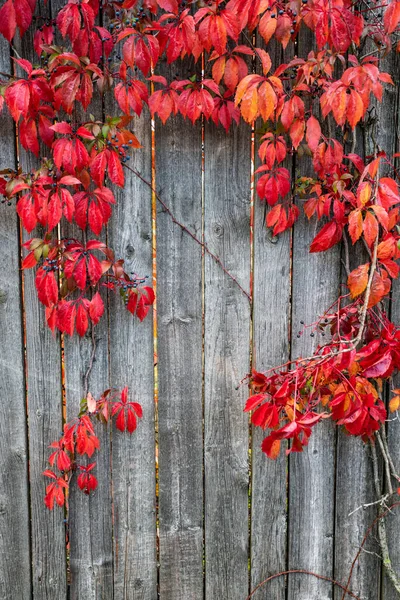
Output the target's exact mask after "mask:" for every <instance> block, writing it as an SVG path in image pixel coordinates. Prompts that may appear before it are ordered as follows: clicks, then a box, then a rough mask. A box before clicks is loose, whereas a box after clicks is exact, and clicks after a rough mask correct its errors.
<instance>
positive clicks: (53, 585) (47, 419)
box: [18, 5, 67, 600]
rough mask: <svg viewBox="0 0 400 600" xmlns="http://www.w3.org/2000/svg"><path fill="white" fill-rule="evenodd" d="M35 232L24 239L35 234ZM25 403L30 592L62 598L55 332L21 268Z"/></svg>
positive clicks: (45, 12) (27, 54)
mask: <svg viewBox="0 0 400 600" xmlns="http://www.w3.org/2000/svg"><path fill="white" fill-rule="evenodd" d="M49 8H50V7H49V6H47V7H44V5H39V6H38V10H39V12H40V13H41V14H42V16H45V17H47V18H48V17H49V14H50V13H49ZM34 29H35V23H34V24H33V27H31V28H30V29H29V31H27V32H26V33H25V35H24V36H23V38H22V40H21V42H20V44H19V46H18V52H19V54H20V55H21V56H23V57H24V58H26V59H28V60H30V61H31V62H32V63H33V64H35V63H37V62H38V58H37V56H36V54H35V52H34V49H33V33H34ZM20 165H21V168H22V170H23V171H24V172H29V171H30V170H32V169H33V170H35V169H37V168H38V165H39V162H38V160H37V159H36V158H35V157H34V156H33V155H32V154H30V153H27V152H25V151H24V150H23V149H22V147H20ZM42 234H43V231H39V230H35V231H33V232H31V233H30V234H29V235H27V234H24V240H27V239H31V238H33V237H41V236H42ZM24 298H25V317H26V330H25V331H26V365H27V405H28V426H29V456H30V457H31V458H30V465H29V476H30V499H31V535H32V540H31V543H32V595H33V597H34V598H35V600H54V598H57V599H58V598H59V599H60V600H63V599H64V598H66V594H67V572H66V566H67V563H66V546H65V525H64V513H63V510H62V509H61V510H59V509H58V507H55V509H54V510H53V511H52V512H49V511H48V509H47V508H46V507H45V504H44V502H43V498H44V494H45V486H46V481H45V480H44V478H43V475H42V472H43V471H44V470H45V469H46V468H48V457H49V448H48V446H49V444H50V443H51V442H52V441H54V440H56V439H58V438H59V437H60V435H61V433H62V430H63V428H62V380H61V347H60V338H59V335H57V334H56V335H55V336H53V335H52V334H51V331H50V330H49V328H48V327H47V325H46V323H45V314H44V308H43V306H42V305H41V304H40V303H39V301H38V298H37V292H36V288H35V273H34V270H29V271H25V275H24Z"/></svg>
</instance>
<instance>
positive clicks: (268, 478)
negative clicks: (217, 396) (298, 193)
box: [251, 39, 293, 600]
mask: <svg viewBox="0 0 400 600" xmlns="http://www.w3.org/2000/svg"><path fill="white" fill-rule="evenodd" d="M258 45H259V46H263V45H264V44H263V40H262V39H260V40H259V42H258ZM266 49H267V51H268V52H269V54H270V56H271V59H272V64H273V66H272V71H274V69H276V68H277V67H278V66H279V64H282V63H287V62H289V60H290V58H291V55H292V54H293V47H292V46H291V45H290V46H289V47H288V48H287V50H286V51H284V50H283V49H282V46H281V44H280V43H278V42H277V41H275V40H273V41H271V42H270V43H269V44H268V46H267V48H266ZM289 55H290V57H289ZM260 137H261V136H260V134H257V128H256V137H255V152H256V156H255V164H256V167H258V166H259V165H260V160H259V158H258V148H259V145H260ZM292 163H293V160H292V158H289V159H286V160H285V162H284V164H283V165H281V166H284V167H286V168H287V169H288V170H289V172H291V169H292ZM267 214H268V208H267V205H266V203H265V202H261V201H260V199H259V197H258V195H257V194H255V199H254V283H253V347H254V355H253V367H254V368H255V369H256V370H257V371H261V372H263V371H266V370H268V369H270V368H272V367H276V366H278V365H281V364H284V363H286V362H287V361H288V360H289V352H290V346H289V344H290V295H291V273H290V270H291V256H290V254H291V252H290V251H291V232H290V231H287V232H285V233H283V234H281V235H279V236H277V237H275V238H273V237H272V232H271V230H268V229H267V226H266V223H265V218H266V215H267ZM265 435H266V432H264V431H262V430H261V429H260V428H259V427H253V429H252V473H251V507H252V508H251V589H254V588H255V587H256V586H257V585H258V584H259V583H260V582H261V581H264V579H266V578H267V577H268V576H270V575H273V574H274V573H278V572H280V571H284V570H285V569H286V561H287V457H286V455H285V452H284V450H283V449H282V452H281V454H280V456H279V457H278V459H277V460H274V461H272V460H270V459H269V458H267V456H266V455H265V454H263V452H262V451H261V443H262V440H263V439H264V437H265ZM271 540H273V543H271ZM285 589H286V581H285V578H282V577H280V578H277V579H275V580H273V581H271V583H268V588H267V589H265V590H264V591H263V592H261V591H260V592H259V595H260V598H261V597H262V593H264V594H268V597H271V598H276V599H277V600H281V599H283V598H284V597H285Z"/></svg>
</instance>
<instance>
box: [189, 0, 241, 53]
mask: <svg viewBox="0 0 400 600" xmlns="http://www.w3.org/2000/svg"><path fill="white" fill-rule="evenodd" d="M220 3H221V2H220V1H219V0H218V1H217V2H216V3H215V4H216V6H213V5H211V6H210V7H209V8H208V7H205V8H201V9H200V10H198V11H197V12H196V14H195V17H194V19H195V23H196V24H197V25H199V26H198V36H199V39H200V42H201V43H202V45H203V48H204V49H205V50H207V52H209V51H210V50H211V48H212V47H214V48H215V50H216V51H217V52H218V54H224V52H225V49H226V44H227V41H228V37H229V38H231V39H232V40H233V41H235V42H237V40H238V37H239V23H238V21H237V18H236V16H235V15H234V14H233V13H232V12H231V11H230V10H228V9H222V10H220V9H219V7H218V4H220Z"/></svg>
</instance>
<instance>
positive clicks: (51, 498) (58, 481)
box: [43, 469, 68, 510]
mask: <svg viewBox="0 0 400 600" xmlns="http://www.w3.org/2000/svg"><path fill="white" fill-rule="evenodd" d="M43 475H45V476H46V477H50V478H51V479H53V481H52V483H50V484H49V485H48V486H47V487H46V495H45V497H44V503H45V504H46V506H47V508H48V509H49V510H53V507H54V502H55V503H56V504H58V506H63V505H64V502H65V496H64V490H65V489H66V488H68V484H67V482H66V481H65V480H64V479H63V477H57V475H56V474H55V473H53V471H50V469H46V471H44V472H43Z"/></svg>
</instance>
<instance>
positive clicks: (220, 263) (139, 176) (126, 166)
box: [124, 165, 251, 302]
mask: <svg viewBox="0 0 400 600" xmlns="http://www.w3.org/2000/svg"><path fill="white" fill-rule="evenodd" d="M124 166H125V168H126V169H128V170H129V171H131V172H132V173H133V174H134V175H136V177H138V178H139V179H140V180H141V181H142V182H143V183H145V184H146V185H147V186H148V187H149V188H150V189H151V191H152V192H153V194H154V196H155V198H156V199H157V200H158V202H159V203H160V204H161V206H162V207H163V209H164V210H165V212H166V213H168V215H169V216H170V217H171V220H172V222H173V223H175V225H178V227H180V228H181V229H182V231H184V232H185V233H187V234H188V235H189V236H190V237H191V238H192V240H194V241H195V242H196V244H198V245H199V246H201V248H203V250H204V251H205V252H206V253H207V254H208V255H209V256H211V258H213V259H214V260H215V262H216V263H217V264H218V265H219V266H220V267H221V269H222V271H223V272H224V273H225V275H227V276H228V277H229V278H230V279H232V281H233V282H234V283H235V284H236V285H237V287H238V288H239V289H240V291H241V292H242V293H243V294H244V295H245V296H246V298H247V300H248V301H249V302H251V296H250V294H249V293H248V292H246V290H245V289H244V288H243V287H242V286H241V285H240V283H239V282H238V280H237V279H236V277H235V276H234V275H233V274H232V273H231V272H230V271H228V270H227V268H226V267H225V266H224V264H223V262H222V261H221V259H220V258H218V256H216V255H215V254H214V253H213V252H211V250H210V249H209V248H208V246H207V244H205V243H204V242H202V241H201V240H199V238H198V237H196V236H195V234H194V233H192V232H191V231H190V229H188V228H187V227H186V226H185V225H183V223H181V222H180V221H178V219H177V218H176V217H175V215H174V214H173V212H172V210H171V209H170V208H169V207H168V206H167V204H165V202H164V200H163V199H162V198H161V196H160V195H159V194H158V193H157V191H156V190H155V189H154V187H153V185H152V184H151V183H150V181H147V179H145V178H144V177H143V175H141V174H140V173H139V171H136V169H133V168H132V167H130V166H129V165H124Z"/></svg>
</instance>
